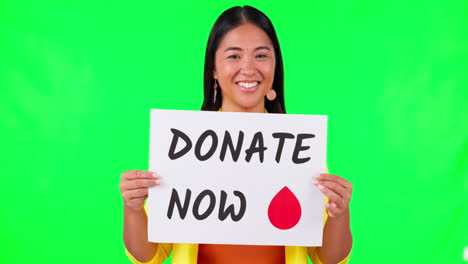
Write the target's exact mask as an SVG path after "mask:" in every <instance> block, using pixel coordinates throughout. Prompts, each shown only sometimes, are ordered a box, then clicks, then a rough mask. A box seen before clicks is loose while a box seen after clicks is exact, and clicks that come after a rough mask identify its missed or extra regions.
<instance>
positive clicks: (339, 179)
mask: <svg viewBox="0 0 468 264" xmlns="http://www.w3.org/2000/svg"><path fill="white" fill-rule="evenodd" d="M315 179H316V180H318V181H335V182H338V183H339V184H341V185H343V186H344V187H345V188H346V189H352V188H353V185H352V184H351V183H350V182H349V181H347V180H346V179H344V178H342V177H340V176H338V175H333V174H328V173H320V174H319V175H317V176H316V177H315Z"/></svg>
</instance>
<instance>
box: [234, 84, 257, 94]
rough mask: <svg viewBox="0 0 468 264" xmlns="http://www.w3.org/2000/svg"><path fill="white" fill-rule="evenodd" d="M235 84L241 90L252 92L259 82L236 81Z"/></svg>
mask: <svg viewBox="0 0 468 264" xmlns="http://www.w3.org/2000/svg"><path fill="white" fill-rule="evenodd" d="M236 84H237V85H239V87H240V89H241V91H243V92H253V91H255V90H257V88H258V85H259V84H260V82H237V83H236Z"/></svg>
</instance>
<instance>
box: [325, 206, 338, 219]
mask: <svg viewBox="0 0 468 264" xmlns="http://www.w3.org/2000/svg"><path fill="white" fill-rule="evenodd" d="M325 207H326V208H327V213H328V216H330V217H335V216H338V215H339V214H340V209H338V208H337V206H336V204H334V203H326V204H325Z"/></svg>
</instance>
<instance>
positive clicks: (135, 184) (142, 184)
mask: <svg viewBox="0 0 468 264" xmlns="http://www.w3.org/2000/svg"><path fill="white" fill-rule="evenodd" d="M160 184H161V180H160V179H157V180H143V179H136V180H128V181H125V182H123V183H122V184H121V187H120V189H121V190H122V191H126V190H135V189H140V188H148V187H152V186H156V185H160Z"/></svg>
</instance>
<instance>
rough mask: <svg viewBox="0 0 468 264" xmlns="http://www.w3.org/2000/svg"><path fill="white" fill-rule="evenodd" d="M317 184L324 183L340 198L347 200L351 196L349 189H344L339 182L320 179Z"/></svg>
mask: <svg viewBox="0 0 468 264" xmlns="http://www.w3.org/2000/svg"><path fill="white" fill-rule="evenodd" d="M319 184H321V185H324V186H325V187H327V188H328V189H330V190H332V191H333V192H335V193H336V194H338V195H339V196H340V197H341V198H344V199H346V200H348V199H349V198H350V197H351V194H350V192H351V191H350V190H348V189H345V187H343V186H342V185H341V184H338V183H337V182H333V181H320V182H319Z"/></svg>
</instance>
